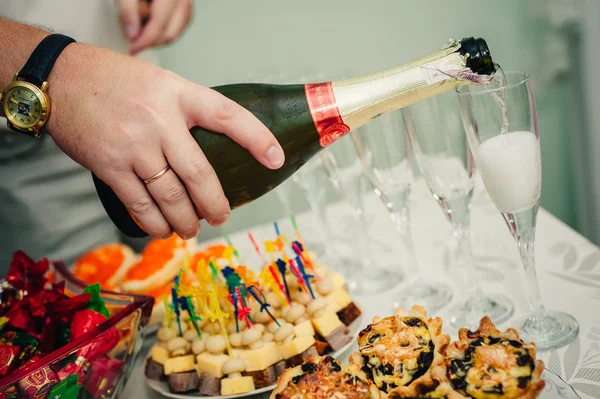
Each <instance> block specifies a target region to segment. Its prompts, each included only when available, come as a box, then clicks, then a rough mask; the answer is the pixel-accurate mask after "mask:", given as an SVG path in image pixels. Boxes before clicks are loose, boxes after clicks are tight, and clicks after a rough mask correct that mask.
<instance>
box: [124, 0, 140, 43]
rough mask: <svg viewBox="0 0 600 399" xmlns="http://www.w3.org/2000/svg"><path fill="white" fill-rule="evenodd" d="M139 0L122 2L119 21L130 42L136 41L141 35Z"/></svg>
mask: <svg viewBox="0 0 600 399" xmlns="http://www.w3.org/2000/svg"><path fill="white" fill-rule="evenodd" d="M138 1H139V0H120V1H119V19H120V20H121V27H122V28H123V32H124V33H125V37H127V39H128V40H133V39H135V38H136V37H137V36H138V35H139V33H140V14H139V9H138Z"/></svg>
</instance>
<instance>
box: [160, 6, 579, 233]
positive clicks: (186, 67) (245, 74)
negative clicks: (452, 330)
mask: <svg viewBox="0 0 600 399" xmlns="http://www.w3.org/2000/svg"><path fill="white" fill-rule="evenodd" d="M526 10H527V2H526V1H524V0H503V1H497V0H477V1H474V0H428V1H417V0H414V1H402V0H369V1H362V0H329V1H325V0H302V1H282V0H261V1H242V0H237V1H234V0H229V1H225V0H203V1H196V15H195V17H194V20H193V22H192V24H191V26H190V28H189V29H188V31H187V32H186V34H185V35H184V37H183V38H182V39H181V40H179V41H178V42H177V43H175V44H174V45H172V46H170V47H168V48H166V49H164V50H161V54H160V56H161V62H162V64H163V66H164V67H166V68H168V69H171V70H173V71H175V72H176V73H178V74H180V75H182V76H183V77H185V78H187V79H190V80H192V81H195V82H197V83H200V84H203V85H207V86H213V85H218V84H226V83H233V82H239V81H245V80H249V79H251V78H252V77H256V76H265V75H272V74H273V71H281V73H282V74H284V75H285V76H286V77H288V78H293V77H298V76H305V75H307V74H309V75H314V73H315V71H318V72H322V73H323V75H324V76H325V77H326V78H336V77H339V76H341V75H347V74H348V73H349V72H351V73H354V74H362V73H367V72H373V71H377V70H380V69H384V68H388V67H391V66H394V65H397V64H400V63H403V62H406V61H409V60H411V59H414V58H416V57H419V56H421V55H424V54H427V53H429V52H431V51H434V50H436V49H437V48H439V47H440V46H441V45H443V44H444V43H445V42H446V40H447V39H450V38H461V37H464V36H480V37H484V38H485V39H486V40H487V42H488V45H489V46H490V48H491V50H492V54H493V56H494V59H495V60H496V61H497V62H499V63H500V64H501V65H502V66H503V67H504V69H505V70H510V69H520V70H526V71H529V72H530V73H531V74H532V77H533V80H534V86H535V85H536V82H538V81H540V80H541V77H540V76H539V75H540V67H539V65H542V64H541V63H542V62H544V61H545V60H543V59H541V58H540V57H539V54H540V52H539V51H537V50H538V49H539V47H540V46H541V42H542V33H543V29H541V28H540V27H539V26H537V25H536V24H534V23H532V21H531V20H530V19H529V17H528V16H527V14H526ZM568 84H569V83H568V82H567V81H558V82H544V87H543V88H542V87H538V86H536V95H537V100H538V109H539V116H540V126H541V131H542V140H543V141H542V152H543V174H544V189H543V195H542V205H543V206H545V207H546V208H547V209H548V210H550V211H551V212H553V213H554V214H555V215H557V216H558V217H559V218H561V219H563V220H564V221H566V222H567V223H570V224H572V223H573V221H574V211H573V209H572V208H573V206H572V205H571V204H572V203H573V201H572V197H571V195H572V194H571V193H572V191H573V190H572V188H573V187H572V184H571V178H570V175H569V165H570V154H569V152H568V131H569V129H568V120H567V118H566V115H567V113H566V108H565V103H566V101H567V100H566V95H565V94H566V93H567V92H568ZM296 197H298V198H297V200H296V203H295V206H296V207H305V206H306V205H305V202H303V201H302V200H301V198H299V197H300V195H299V194H298V193H297V194H296ZM282 214H283V210H282V208H281V206H280V205H279V203H278V200H277V196H276V195H274V194H271V195H267V196H266V197H264V198H262V199H260V200H258V201H255V203H252V204H249V205H247V206H245V207H243V208H241V209H239V210H236V211H234V212H233V214H232V217H231V219H230V222H229V223H227V224H226V226H224V227H221V228H218V229H214V228H206V229H204V231H203V233H201V234H202V235H203V236H214V235H219V234H223V232H230V231H233V230H238V229H241V228H246V227H249V226H251V225H252V224H255V223H258V222H267V221H271V220H273V219H274V218H276V217H278V216H280V215H282Z"/></svg>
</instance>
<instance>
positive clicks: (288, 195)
mask: <svg viewBox="0 0 600 399" xmlns="http://www.w3.org/2000/svg"><path fill="white" fill-rule="evenodd" d="M293 182H294V180H292V179H288V180H286V181H284V182H283V183H281V184H280V185H279V187H277V188H276V189H275V190H274V191H275V193H276V194H277V197H278V198H279V202H280V203H281V205H283V209H284V212H285V214H286V216H289V215H293V214H294V208H293V206H292V195H293V193H292V190H293V189H294V185H293ZM309 203H310V201H309ZM310 216H311V219H313V221H316V222H317V226H318V225H319V224H320V223H319V222H320V220H321V219H320V218H319V215H318V213H316V212H315V209H314V207H313V206H312V203H311V212H310ZM301 231H302V229H301ZM317 231H320V232H321V234H319V236H320V237H315V236H314V235H315V232H317ZM327 233H328V230H323V229H321V228H318V229H312V231H311V234H310V236H309V237H308V238H305V239H304V243H305V244H306V247H307V249H308V250H310V251H311V252H313V253H314V254H315V256H316V258H317V259H325V258H327V257H328V256H329V255H333V254H331V251H330V250H328V248H327V246H326V245H325V244H324V242H327V241H328V240H330V239H331V236H330V235H329V234H327Z"/></svg>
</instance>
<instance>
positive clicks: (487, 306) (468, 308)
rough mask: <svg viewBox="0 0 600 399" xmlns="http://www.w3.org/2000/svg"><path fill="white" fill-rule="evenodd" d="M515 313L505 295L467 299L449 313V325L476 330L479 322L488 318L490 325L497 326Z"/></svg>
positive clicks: (510, 301) (513, 305)
mask: <svg viewBox="0 0 600 399" xmlns="http://www.w3.org/2000/svg"><path fill="white" fill-rule="evenodd" d="M514 311H515V304H514V302H513V301H512V300H511V299H510V298H509V297H507V296H506V295H501V294H490V295H484V296H482V297H477V298H476V299H475V298H471V299H468V300H467V301H465V302H463V303H462V304H461V305H459V306H457V307H456V308H454V309H452V310H451V311H450V314H451V315H452V317H451V318H450V324H452V326H453V327H454V328H468V329H469V330H471V331H475V330H477V328H478V327H479V321H480V320H481V318H482V317H483V316H488V317H489V318H490V319H491V320H492V323H494V324H495V325H498V324H500V323H502V322H504V321H506V320H508V319H509V318H510V317H511V316H512V315H513V313H514Z"/></svg>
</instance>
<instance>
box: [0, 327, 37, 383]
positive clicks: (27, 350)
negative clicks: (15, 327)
mask: <svg viewBox="0 0 600 399" xmlns="http://www.w3.org/2000/svg"><path fill="white" fill-rule="evenodd" d="M38 354H39V341H38V340H37V339H35V338H33V337H32V336H30V335H29V334H27V333H24V332H20V331H5V332H4V333H2V334H0V376H3V375H7V374H8V373H10V372H11V371H12V370H14V369H16V368H19V367H21V365H22V364H23V363H25V362H27V361H28V360H29V359H30V358H32V357H33V356H36V355H38Z"/></svg>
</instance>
